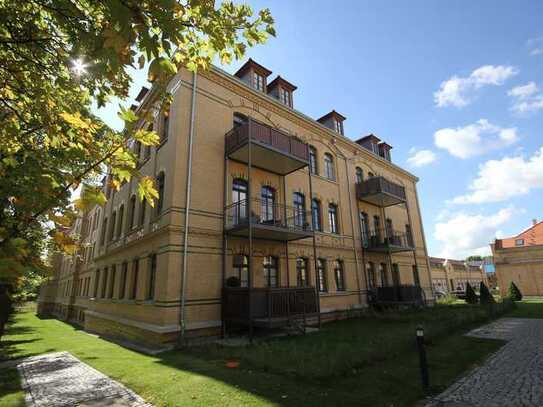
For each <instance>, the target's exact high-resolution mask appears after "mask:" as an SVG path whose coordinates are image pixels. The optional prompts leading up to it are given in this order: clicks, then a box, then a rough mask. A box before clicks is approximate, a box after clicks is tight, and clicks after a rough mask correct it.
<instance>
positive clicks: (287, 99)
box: [279, 88, 292, 106]
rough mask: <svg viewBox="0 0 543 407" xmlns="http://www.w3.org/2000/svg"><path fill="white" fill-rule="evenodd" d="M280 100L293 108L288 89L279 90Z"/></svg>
mask: <svg viewBox="0 0 543 407" xmlns="http://www.w3.org/2000/svg"><path fill="white" fill-rule="evenodd" d="M279 100H280V101H281V102H283V103H284V104H285V105H287V106H292V98H291V97H290V92H289V91H288V90H286V89H283V88H280V89H279Z"/></svg>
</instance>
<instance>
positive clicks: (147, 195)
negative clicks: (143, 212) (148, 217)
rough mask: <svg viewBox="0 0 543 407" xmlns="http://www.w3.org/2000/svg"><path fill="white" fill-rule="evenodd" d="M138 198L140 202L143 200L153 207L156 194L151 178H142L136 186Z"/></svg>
mask: <svg viewBox="0 0 543 407" xmlns="http://www.w3.org/2000/svg"><path fill="white" fill-rule="evenodd" d="M138 196H139V198H140V200H141V201H143V200H144V199H145V200H146V201H147V202H148V203H149V205H151V207H153V208H154V207H155V199H156V198H158V192H157V190H156V189H155V185H154V181H153V179H152V178H151V177H142V178H141V179H140V182H139V184H138Z"/></svg>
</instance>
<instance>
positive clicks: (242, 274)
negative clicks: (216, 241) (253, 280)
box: [234, 254, 249, 287]
mask: <svg viewBox="0 0 543 407" xmlns="http://www.w3.org/2000/svg"><path fill="white" fill-rule="evenodd" d="M236 263H237V264H236ZM234 270H235V271H236V274H237V277H238V278H239V286H240V287H248V286H249V257H247V256H246V255H244V254H243V255H239V256H234Z"/></svg>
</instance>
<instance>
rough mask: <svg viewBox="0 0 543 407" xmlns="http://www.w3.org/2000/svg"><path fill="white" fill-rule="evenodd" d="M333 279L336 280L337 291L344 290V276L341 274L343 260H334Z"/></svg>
mask: <svg viewBox="0 0 543 407" xmlns="http://www.w3.org/2000/svg"><path fill="white" fill-rule="evenodd" d="M334 279H335V280H336V289H337V291H345V278H344V275H343V262H342V261H341V260H336V261H334Z"/></svg>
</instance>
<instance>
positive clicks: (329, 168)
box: [324, 153, 335, 181]
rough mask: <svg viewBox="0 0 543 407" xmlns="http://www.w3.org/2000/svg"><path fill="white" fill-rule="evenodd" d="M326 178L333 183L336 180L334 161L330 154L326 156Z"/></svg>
mask: <svg viewBox="0 0 543 407" xmlns="http://www.w3.org/2000/svg"><path fill="white" fill-rule="evenodd" d="M324 176H325V177H326V178H328V179H330V180H332V181H333V180H335V175H334V159H333V158H332V155H330V154H328V153H326V154H324Z"/></svg>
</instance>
